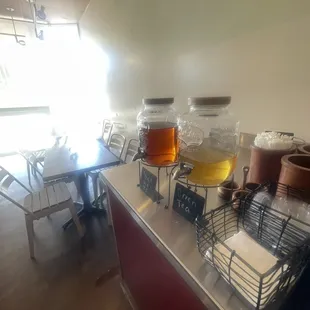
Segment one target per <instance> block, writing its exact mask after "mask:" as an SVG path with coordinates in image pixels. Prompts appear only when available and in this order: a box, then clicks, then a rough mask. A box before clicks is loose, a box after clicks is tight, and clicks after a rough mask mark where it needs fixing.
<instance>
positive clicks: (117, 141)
mask: <svg viewBox="0 0 310 310" xmlns="http://www.w3.org/2000/svg"><path fill="white" fill-rule="evenodd" d="M125 144H126V138H125V136H123V135H121V134H119V133H114V134H112V135H111V138H110V141H109V143H108V147H109V150H110V151H111V152H112V153H113V154H114V155H115V156H116V157H117V158H119V159H120V160H122V155H123V152H124V148H125Z"/></svg>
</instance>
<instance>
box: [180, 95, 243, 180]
mask: <svg viewBox="0 0 310 310" xmlns="http://www.w3.org/2000/svg"><path fill="white" fill-rule="evenodd" d="M230 100H231V98H230V97H199V98H189V99H188V103H189V112H188V113H186V114H184V115H183V116H182V117H181V118H180V121H179V128H180V140H181V151H180V162H181V168H180V169H179V170H178V171H177V172H176V173H175V176H174V178H178V177H180V176H184V175H186V177H187V179H188V180H189V181H191V182H193V183H195V184H200V185H204V186H217V185H219V184H220V183H222V182H223V181H225V180H226V179H227V178H228V177H229V176H230V175H231V174H232V172H233V171H234V170H235V167H236V161H237V153H238V144H239V133H238V131H239V122H238V121H236V120H234V118H233V116H232V115H231V114H230V113H229V112H228V109H227V107H228V105H229V104H230ZM182 170H183V171H182Z"/></svg>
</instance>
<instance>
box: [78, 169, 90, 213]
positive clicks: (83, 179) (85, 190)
mask: <svg viewBox="0 0 310 310" xmlns="http://www.w3.org/2000/svg"><path fill="white" fill-rule="evenodd" d="M78 182H79V183H80V195H81V197H82V199H83V203H84V211H85V212H92V209H93V208H92V205H91V202H90V196H89V187H88V180H87V176H86V174H85V173H81V174H80V175H79V176H78Z"/></svg>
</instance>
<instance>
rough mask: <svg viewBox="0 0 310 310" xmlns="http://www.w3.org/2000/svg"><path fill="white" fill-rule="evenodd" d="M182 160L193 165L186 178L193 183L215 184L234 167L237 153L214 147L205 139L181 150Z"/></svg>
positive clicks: (225, 177) (223, 178)
mask: <svg viewBox="0 0 310 310" xmlns="http://www.w3.org/2000/svg"><path fill="white" fill-rule="evenodd" d="M180 160H181V161H182V162H187V163H191V164H193V165H194V168H193V170H192V172H191V173H190V174H189V175H188V176H187V178H188V180H190V181H191V182H193V183H195V184H202V185H208V186H215V185H218V184H220V183H222V182H223V181H225V180H226V179H227V178H228V177H229V176H230V175H231V173H232V172H233V171H234V170H235V168H236V163H237V155H236V154H233V153H229V152H226V151H223V150H219V149H216V148H214V147H212V146H211V145H210V141H209V140H208V139H205V140H204V142H203V143H202V145H201V146H199V147H198V148H197V149H193V150H184V151H182V152H181V156H180Z"/></svg>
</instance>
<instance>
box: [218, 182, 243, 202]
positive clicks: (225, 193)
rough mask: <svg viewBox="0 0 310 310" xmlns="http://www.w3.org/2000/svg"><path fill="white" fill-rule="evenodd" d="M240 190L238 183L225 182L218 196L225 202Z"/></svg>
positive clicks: (219, 188)
mask: <svg viewBox="0 0 310 310" xmlns="http://www.w3.org/2000/svg"><path fill="white" fill-rule="evenodd" d="M239 189H240V186H239V184H238V183H237V182H233V183H232V181H225V182H223V183H222V184H221V185H220V186H219V187H218V189H217V191H218V195H219V197H220V198H222V199H224V200H230V199H231V196H232V194H233V192H234V191H237V190H239Z"/></svg>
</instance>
